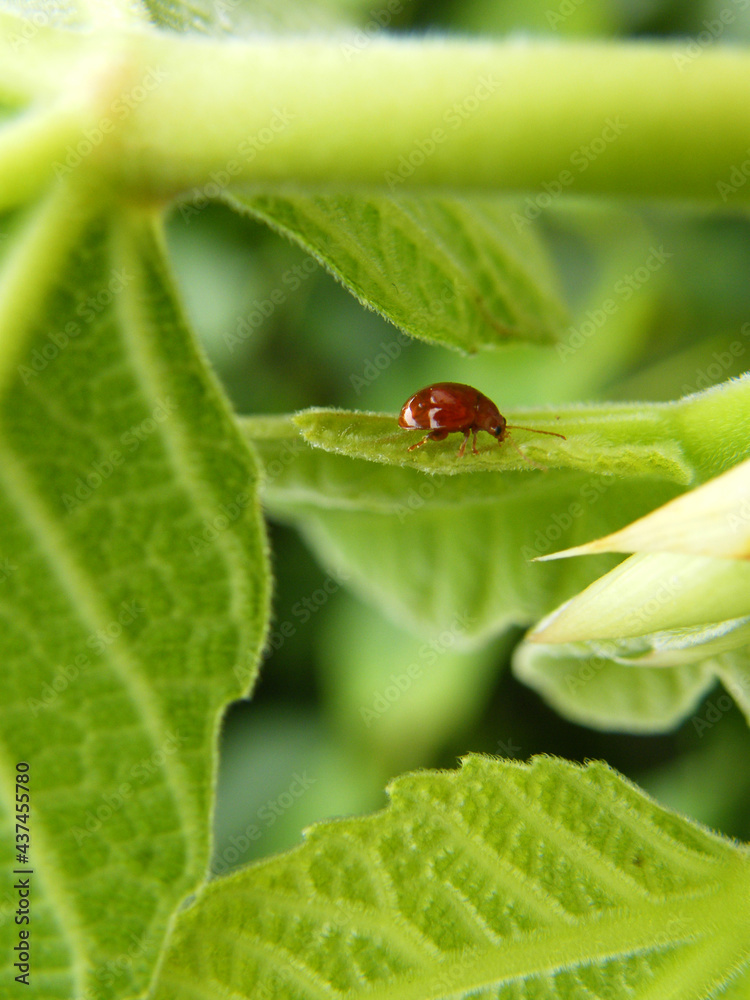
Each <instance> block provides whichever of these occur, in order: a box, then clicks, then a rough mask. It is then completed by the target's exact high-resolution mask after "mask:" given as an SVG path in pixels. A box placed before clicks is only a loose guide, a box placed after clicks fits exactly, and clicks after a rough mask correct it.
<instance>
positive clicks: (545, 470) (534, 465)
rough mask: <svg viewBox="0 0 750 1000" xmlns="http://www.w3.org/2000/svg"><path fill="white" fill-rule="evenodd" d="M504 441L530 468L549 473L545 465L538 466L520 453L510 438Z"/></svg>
mask: <svg viewBox="0 0 750 1000" xmlns="http://www.w3.org/2000/svg"><path fill="white" fill-rule="evenodd" d="M506 426H507V425H506ZM521 429H522V430H528V427H523V428H521ZM505 440H506V441H507V442H508V444H509V445H510V446H511V448H514V449H515V450H516V451H517V452H518V454H519V455H520V456H521V458H522V459H523V460H524V462H528V464H529V465H530V466H532V467H533V468H534V469H539V471H540V472H548V471H549V470H548V468H547V466H546V465H540V464H539V462H535V461H534V459H533V458H529V457H528V455H524V453H523V452H522V451H521V449H520V448H519V447H518V445H517V444H516V442H515V441H514V440H513V439H512V438H511V437H507V438H506V439H505Z"/></svg>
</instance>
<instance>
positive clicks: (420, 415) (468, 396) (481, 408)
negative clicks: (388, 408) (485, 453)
mask: <svg viewBox="0 0 750 1000" xmlns="http://www.w3.org/2000/svg"><path fill="white" fill-rule="evenodd" d="M398 425H399V427H423V428H425V427H429V428H431V430H430V433H429V434H425V436H424V437H423V438H422V440H421V441H417V443H416V444H413V445H411V447H410V448H409V451H414V449H415V448H419V447H421V445H423V444H424V443H425V441H442V440H443V438H446V437H448V435H449V434H450V433H451V432H452V431H461V432H462V434H463V436H464V439H463V441H462V443H461V447H460V448H459V449H458V454H459V455H460V456H463V454H464V451H465V449H466V442H467V441H468V440H469V434H471V433H472V432H473V434H474V439H473V441H472V443H471V447H472V450H473V452H474V454H475V455H478V454H479V452H478V451H477V432H478V431H487V433H488V434H491V435H492V436H493V437H494V438H497V441H498V444H501V443H502V442H503V441H504V440H506V438H507V437H508V430H509V429H510V428H511V427H512V428H513V429H515V430H520V431H533V432H534V433H535V434H552V435H554V437H559V438H562V439H563V441H564V440H565V435H564V434H558V433H557V432H556V431H542V430H539V429H538V428H536V427H522V426H521V425H520V424H508V423H506V421H505V417H504V416H503V415H502V413H500V411H499V410H498V408H497V407H496V406H495V404H494V403H493V402H492V400H491V399H488V398H487V396H485V395H484V394H483V393H481V392H480V391H479V390H478V389H474V388H473V387H472V386H470V385H463V384H462V383H461V382H436V383H435V384H434V385H428V386H426V387H425V388H424V389H420V390H419V392H415V393H414V395H413V396H410V397H409V399H407V401H406V402H405V403H404V405H403V406H402V407H401V413H400V414H399V418H398ZM510 443H511V444H513V442H512V441H511V442H510ZM513 447H514V448H515V447H516V446H515V445H513ZM516 451H518V453H519V455H521V457H522V458H523V459H524V460H525V461H527V462H528V461H530V460H529V459H528V458H526V456H525V455H524V454H523V452H521V451H520V449H518V448H516ZM531 464H532V465H533V464H534V463H533V462H532V463H531Z"/></svg>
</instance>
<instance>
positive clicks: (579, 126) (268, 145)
mask: <svg viewBox="0 0 750 1000" xmlns="http://www.w3.org/2000/svg"><path fill="white" fill-rule="evenodd" d="M140 42H142V51H141V56H142V58H143V59H144V60H145V66H146V67H148V68H151V69H153V70H154V72H156V73H157V74H158V78H159V81H160V82H159V85H158V86H156V87H155V88H154V89H153V91H152V92H151V93H150V94H149V95H148V98H147V99H145V100H143V101H142V103H140V104H139V105H138V106H137V108H135V110H134V113H133V115H132V118H131V119H130V120H129V121H128V123H127V127H126V131H125V134H124V141H125V142H126V144H127V147H128V149H127V152H128V155H127V156H126V157H125V158H124V160H123V163H122V167H121V169H123V170H125V171H126V172H127V179H128V181H129V182H130V183H132V184H134V185H135V186H137V187H138V188H141V189H143V188H152V189H154V188H155V189H157V190H161V191H164V192H166V193H172V192H174V191H175V190H179V189H184V188H188V189H189V188H191V187H193V186H196V185H198V186H200V185H203V186H206V185H208V184H210V183H211V182H213V184H214V186H218V187H219V188H221V187H223V186H224V185H225V184H227V183H236V182H238V181H249V182H258V183H268V182H271V183H283V182H291V183H296V184H303V185H305V184H311V185H319V184H347V185H351V184H356V185H372V186H375V187H380V188H382V187H385V188H386V189H387V190H388V189H390V190H395V189H403V188H406V187H410V188H415V187H416V188H419V187H423V186H442V187H450V188H454V189H456V188H459V189H460V188H474V189H476V188H487V189H492V190H497V191H508V190H513V191H538V190H539V189H540V188H541V189H542V190H543V191H545V193H546V194H548V195H549V196H550V197H554V196H555V195H556V193H557V192H558V191H561V192H562V193H572V194H585V193H589V194H590V193H596V194H608V195H632V196H638V197H673V198H686V199H702V200H707V201H716V200H717V199H718V200H722V199H727V198H731V199H734V198H735V197H736V198H739V199H746V198H747V197H748V194H750V184H745V183H744V180H745V177H744V174H742V173H741V164H742V163H743V162H744V161H745V160H747V159H748V157H750V152H748V147H750V52H738V51H736V50H723V51H722V50H719V49H718V48H717V49H716V50H715V51H707V52H704V53H702V54H701V55H700V56H698V57H696V58H694V59H690V58H689V57H688V56H687V55H686V54H685V52H686V50H685V47H684V46H679V45H655V44H615V45H610V44H584V45H559V44H551V43H546V42H536V43H529V42H522V43H519V42H515V43H487V42H475V41H456V42H448V41H444V40H441V41H435V40H413V39H412V40H409V41H396V40H393V39H382V40H380V39H379V40H377V41H375V42H372V43H371V44H370V45H369V46H368V47H366V48H365V49H364V50H359V49H357V48H356V47H355V46H353V45H352V44H351V42H350V41H347V39H346V38H345V37H342V38H341V39H340V40H335V39H326V40H309V39H293V40H289V39H286V40H285V39H277V40H269V39H264V40H263V41H256V42H253V43H229V44H227V43H226V42H223V43H218V42H215V41H204V40H195V39H185V38H183V37H180V38H177V37H174V36H161V37H153V36H151V37H146V38H142V39H139V43H140ZM748 166H749V167H750V164H748ZM733 168H736V169H737V170H740V173H739V175H738V177H735V180H737V179H739V180H740V181H742V183H741V184H737V185H735V186H736V187H737V191H736V192H732V191H730V192H728V193H727V192H726V191H725V190H723V189H721V187H720V185H721V183H730V184H731V183H732V181H731V178H730V175H731V174H732V171H733ZM545 185H547V189H545V187H544V186H545Z"/></svg>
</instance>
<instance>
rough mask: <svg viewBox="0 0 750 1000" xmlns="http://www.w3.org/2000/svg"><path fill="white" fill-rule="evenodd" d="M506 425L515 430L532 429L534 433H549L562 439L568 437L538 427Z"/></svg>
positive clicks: (565, 439) (564, 439)
mask: <svg viewBox="0 0 750 1000" xmlns="http://www.w3.org/2000/svg"><path fill="white" fill-rule="evenodd" d="M505 426H506V427H512V428H513V430H515V431H533V432H534V434H551V435H552V436H553V437H556V438H562V439H563V441H567V440H568V439H567V438H566V437H565V435H564V434H558V433H557V431H542V430H540V429H539V428H538V427H522V426H521V425H520V424H506V425H505Z"/></svg>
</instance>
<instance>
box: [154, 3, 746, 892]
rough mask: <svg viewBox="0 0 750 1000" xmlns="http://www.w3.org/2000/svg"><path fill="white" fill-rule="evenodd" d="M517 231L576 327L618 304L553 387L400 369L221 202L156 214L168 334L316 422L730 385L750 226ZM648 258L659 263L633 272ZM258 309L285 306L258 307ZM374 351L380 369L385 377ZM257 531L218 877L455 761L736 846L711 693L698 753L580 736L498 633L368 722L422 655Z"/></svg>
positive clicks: (300, 256)
mask: <svg viewBox="0 0 750 1000" xmlns="http://www.w3.org/2000/svg"><path fill="white" fill-rule="evenodd" d="M267 6H268V11H267V15H268V20H269V22H271V24H272V25H273V24H278V23H279V22H280V21H281V22H282V23H284V24H290V25H292V26H294V27H295V28H297V29H300V28H305V27H310V28H315V29H320V27H321V26H323V27H331V26H334V25H344V26H348V27H350V28H352V27H353V28H356V27H360V28H362V29H363V30H366V31H367V32H368V33H369V32H371V31H375V29H376V24H375V20H374V12H380V14H379V17H380V18H381V19H385V18H386V17H388V18H391V21H390V24H389V26H388V30H393V31H399V32H402V31H403V32H413V33H421V32H428V33H433V34H434V33H436V32H446V33H460V34H461V35H464V36H466V35H469V36H471V35H474V34H480V33H481V34H483V35H492V36H499V37H502V36H505V35H507V34H509V33H510V34H513V35H524V34H527V35H533V36H540V35H542V36H545V37H551V38H557V39H560V40H561V41H564V40H565V39H566V38H643V37H652V38H664V37H669V36H677V37H681V38H683V39H685V40H686V42H687V41H689V40H693V41H694V43H695V44H697V45H698V46H703V47H706V46H707V45H735V44H746V43H748V42H749V41H750V2H746V0H723V2H720V0H715V2H714V0H706V2H681V3H678V2H676V0H675V2H666V0H619V2H618V0H525V2H523V3H521V2H505V3H504V2H494V3H493V2H487V0H468V2H467V0H464V2H461V3H459V2H454V0H442V2H438V3H434V2H433V3H419V2H410V0H403V2H399V3H391V4H390V10H391V11H395V12H394V13H392V14H390V15H389V14H387V11H388V9H389V8H388V5H386V4H377V3H373V0H369V2H367V3H361V2H354V0H341V2H339V3H336V2H333V0H329V2H326V3H320V4H310V3H308V4H305V5H304V6H303V5H296V6H293V5H283V4H277V5H275V7H272V6H271V5H267ZM258 8H262V5H258V7H256V13H257V9H258ZM384 11H385V12H386V13H385V14H384V13H383V12H384ZM722 12H724V15H725V16H724V19H723V20H721V19H720V18H721V14H722ZM727 12H729V13H728V14H727ZM730 15H731V17H730ZM717 19H718V20H717ZM261 20H262V18H261ZM727 22H729V23H727ZM717 25H719V27H717ZM698 58H700V56H698ZM540 141H541V142H543V141H544V137H543V136H542V137H540ZM748 142H749V144H750V137H749V138H748ZM533 194H534V193H533V192H532V193H530V195H531V196H532V197H533ZM520 202H521V208H522V209H523V198H522V199H520ZM532 224H533V225H534V227H536V230H537V232H538V233H539V234H540V235H541V236H542V237H543V239H544V241H545V242H546V244H547V246H548V248H549V251H550V253H551V255H552V257H553V259H554V261H555V264H556V267H557V270H558V274H559V278H560V282H561V284H562V286H563V288H564V291H565V297H566V299H567V301H568V304H569V306H570V310H571V324H572V326H573V327H578V326H579V325H580V324H581V322H582V321H584V320H585V319H586V316H587V310H592V309H595V308H596V305H597V303H601V302H602V300H603V299H604V298H606V297H608V296H610V297H613V298H614V299H615V301H616V303H617V311H616V314H615V315H614V316H613V317H612V320H611V321H610V322H608V326H607V333H608V335H607V336H606V337H599V338H597V337H595V336H593V337H591V338H590V339H589V340H587V342H586V344H585V346H584V347H583V348H581V350H579V351H578V352H577V353H576V355H575V357H574V358H571V359H570V361H569V362H568V363H566V365H565V368H564V370H562V369H561V366H560V364H559V360H558V359H557V357H556V354H555V352H554V350H551V351H550V350H546V351H545V350H544V349H541V348H536V347H528V346H520V347H510V348H508V349H506V350H504V351H497V352H483V353H480V354H479V355H476V356H474V357H472V358H466V357H462V356H460V355H458V354H456V353H454V352H451V351H447V350H442V349H439V348H433V347H427V346H426V345H424V344H422V343H419V342H416V341H410V342H408V343H407V344H406V346H403V347H400V350H399V351H398V353H397V352H396V349H395V347H394V346H393V345H394V344H395V343H397V341H396V337H397V334H398V331H397V330H396V329H395V328H394V327H392V326H390V325H389V324H388V323H386V322H385V321H384V320H382V319H380V318H379V317H378V316H376V315H375V314H374V313H372V312H369V311H367V310H365V309H364V308H363V307H362V306H360V305H359V303H357V302H356V301H355V299H354V298H353V297H352V296H351V295H350V294H349V293H348V292H346V291H345V290H344V289H343V288H342V287H341V286H339V285H338V284H337V283H336V282H335V281H334V280H333V279H332V278H331V277H330V276H329V275H328V274H327V273H326V272H325V271H324V270H323V269H322V268H321V267H320V266H318V265H317V264H313V263H312V262H311V260H310V258H308V257H307V256H306V255H305V254H304V252H302V251H301V250H300V249H299V248H297V247H295V246H293V245H291V244H290V243H288V242H287V241H285V240H283V239H282V238H280V237H278V236H276V235H274V234H273V233H271V232H270V231H269V230H268V229H267V228H265V227H263V226H261V225H258V224H256V223H254V222H252V221H251V220H248V219H243V218H241V217H239V216H237V215H235V214H234V213H232V212H230V211H229V210H228V209H225V208H224V207H222V206H220V205H209V206H207V207H204V208H203V209H201V210H200V211H186V210H185V208H184V207H183V208H182V209H180V208H177V209H175V210H174V212H173V213H172V216H171V218H170V220H169V226H168V238H169V243H170V250H171V252H172V256H173V261H174V267H175V271H176V274H177V278H178V282H179V284H180V286H181V288H182V291H183V294H184V298H185V302H186V307H187V310H188V313H189V315H190V317H191V319H192V322H193V324H194V327H195V329H196V330H197V332H198V335H199V336H200V339H201V341H202V343H203V345H204V348H205V351H206V353H207V354H208V356H209V358H210V360H211V362H212V364H213V365H214V367H215V369H216V371H217V373H218V375H219V377H220V379H221V380H222V382H223V384H224V386H225V388H226V391H227V393H228V395H229V397H230V398H231V400H232V402H233V404H234V406H235V407H236V410H237V412H238V413H240V414H266V413H285V412H290V411H295V410H299V409H303V408H305V407H308V406H313V405H315V406H342V407H347V408H357V409H364V410H381V411H389V412H392V413H394V414H396V413H397V412H398V410H399V408H400V406H401V404H402V403H403V401H404V400H405V399H406V398H407V397H408V396H409V395H410V394H411V393H412V392H414V391H415V390H416V389H418V388H420V387H421V386H423V385H426V384H428V383H429V382H433V381H437V380H441V379H446V380H448V379H449V380H455V381H466V382H470V383H472V384H474V385H476V386H477V387H479V388H481V389H482V390H483V391H484V392H486V393H487V394H488V395H490V396H491V398H493V399H494V400H495V402H497V404H498V405H499V407H500V409H501V411H504V410H506V409H513V408H514V407H517V406H519V407H524V406H534V405H537V404H540V405H547V404H554V403H565V402H569V401H576V400H580V401H592V400H597V399H615V400H630V399H646V400H669V399H675V398H678V397H679V396H681V395H684V394H686V393H689V392H693V391H697V390H698V389H701V388H705V387H706V386H708V385H712V384H715V383H718V382H721V381H724V380H725V379H727V378H729V377H731V376H732V375H736V374H739V373H740V372H741V371H744V370H746V369H747V368H748V367H750V366H748V363H747V358H748V355H750V325H747V326H745V324H748V323H749V321H750V281H748V275H750V223H749V222H748V220H747V218H746V217H745V216H744V215H743V214H741V213H739V212H738V211H736V210H733V209H732V208H731V206H729V207H727V208H726V209H725V210H717V209H716V208H712V209H711V210H710V211H708V210H703V209H701V208H700V207H696V206H686V207H682V206H668V207H656V206H653V205H649V206H645V205H640V204H617V205H614V204H604V203H602V202H599V203H591V202H588V203H587V202H582V201H576V200H573V199H571V200H570V201H563V200H562V199H561V200H559V201H557V202H555V204H554V205H553V206H552V207H550V208H549V209H544V210H543V211H542V212H541V213H540V214H539V216H538V218H536V219H535V220H534V222H533V223H532ZM654 248H657V249H660V248H661V249H663V251H664V252H665V254H666V255H669V256H666V258H665V261H664V263H663V264H661V265H660V266H658V267H657V268H654V269H650V268H649V267H647V266H646V262H647V261H648V259H649V256H650V255H651V254H652V252H653V250H654ZM279 289H280V290H281V292H282V294H281V295H279V294H278V290H279ZM274 291H276V292H277V294H276V298H277V299H279V298H281V300H282V301H281V302H280V303H279V304H276V305H274V306H273V308H271V309H269V308H268V307H267V306H264V303H268V302H270V296H271V294H272V293H273V292H274ZM263 311H265V312H267V313H269V314H268V315H267V316H265V317H262V315H261V314H262V312H263ZM243 318H244V320H245V321H246V323H247V324H249V325H250V326H252V327H253V331H252V335H250V336H246V337H244V338H242V339H241V343H239V344H238V343H235V342H233V340H232V334H234V333H235V332H236V331H237V328H238V324H241V323H242V321H243ZM257 319H262V321H259V322H256V320H257ZM738 344H739V347H737V345H738ZM383 345H386V348H390V353H391V354H392V355H394V354H396V353H397V356H396V357H394V358H393V360H392V361H391V362H390V363H389V364H388V365H387V367H384V368H383V370H382V371H381V370H380V369H379V368H377V367H376V365H377V361H376V359H377V358H378V356H379V355H380V356H382V355H383V352H384V350H385V348H384V347H383ZM732 345H734V350H733V351H732V350H731V348H732ZM740 348H741V349H740ZM373 375H376V377H373ZM269 532H270V541H271V545H272V551H273V566H274V573H275V578H276V582H275V596H274V601H273V605H274V621H273V623H272V626H271V629H272V632H271V643H270V646H271V647H273V648H269V650H268V653H267V655H266V657H265V660H264V663H263V665H262V669H261V676H260V680H259V683H258V685H257V687H256V689H255V692H254V696H253V699H252V701H247V702H240V703H237V704H236V705H234V706H233V707H232V708H231V709H230V710H229V712H228V713H227V717H226V720H225V725H224V730H223V740H222V757H221V766H220V774H219V786H218V808H217V814H216V829H215V857H214V865H213V869H214V871H215V872H216V873H222V872H225V871H227V870H229V869H231V868H232V867H235V866H236V865H238V864H241V863H243V862H245V861H248V860H251V859H253V858H258V857H264V856H266V855H269V854H271V853H273V852H275V851H278V850H281V849H284V848H287V847H289V846H291V845H293V844H294V843H296V842H297V841H298V840H299V838H300V831H301V830H302V828H303V827H304V826H306V825H307V824H309V823H310V822H312V821H314V820H318V819H325V818H328V817H332V816H340V815H346V814H349V813H358V812H363V811H367V810H371V809H374V808H379V807H381V806H382V805H383V804H384V803H385V795H384V791H383V788H384V785H385V784H386V782H387V781H388V780H389V779H390V778H391V777H393V776H395V775H396V774H398V773H400V772H402V771H404V770H407V769H411V768H414V767H452V766H454V765H455V762H456V759H457V757H459V756H460V755H462V754H464V753H466V752H468V751H483V752H487V753H492V754H499V755H501V756H515V757H517V758H520V759H525V758H527V757H528V756H529V755H531V754H534V753H551V754H557V755H560V756H563V757H566V758H568V759H571V760H578V761H583V760H585V759H587V758H603V759H605V760H607V761H608V762H609V763H610V764H612V765H613V766H614V767H616V768H617V769H618V770H620V771H621V772H623V773H624V774H626V775H627V776H629V777H630V778H632V779H633V780H635V781H636V782H637V783H638V784H639V785H641V787H643V788H644V789H646V790H647V791H649V792H650V793H652V794H653V795H655V796H656V797H657V798H658V799H659V801H660V802H662V803H663V804H665V805H669V806H672V807H673V808H676V809H678V810H680V811H682V812H684V813H686V814H687V815H689V816H691V817H693V818H695V819H697V820H699V821H701V822H704V823H706V824H708V825H710V826H712V827H714V828H716V829H719V830H721V831H723V832H725V833H728V834H730V835H733V836H736V837H739V838H742V839H750V768H749V767H748V761H749V760H750V736H749V735H748V732H747V726H746V724H745V722H744V720H743V719H742V717H741V716H740V714H739V712H738V711H737V710H736V709H735V708H734V707H731V708H729V709H728V710H724V709H726V703H727V699H726V696H723V697H722V695H723V692H722V691H721V689H719V688H717V689H716V690H715V691H714V692H712V693H711V694H710V695H709V697H708V699H707V702H706V703H705V704H704V705H703V706H701V707H700V708H699V709H698V711H697V713H696V715H697V716H698V717H700V718H709V719H710V718H714V714H713V713H712V706H713V707H714V708H716V713H717V715H718V716H719V717H718V718H717V721H716V722H715V724H712V725H711V726H710V727H707V728H705V729H702V730H701V732H698V729H697V727H696V726H695V725H694V724H693V722H692V721H687V722H686V723H685V724H684V725H683V726H682V727H681V728H680V729H678V730H677V731H676V732H674V733H671V734H669V735H661V736H654V737H642V736H639V737H634V736H628V735H624V734H617V733H601V732H596V731H592V730H589V729H585V728H582V727H579V726H576V725H573V724H571V723H568V722H566V721H565V720H564V719H562V718H560V717H559V716H557V715H556V714H555V713H554V712H552V711H551V710H550V709H548V708H547V707H546V705H545V704H544V703H543V702H542V701H541V700H540V699H539V698H538V696H537V695H536V694H534V693H533V692H532V691H530V690H528V689H527V688H525V687H524V686H523V685H521V684H519V683H518V682H517V681H516V680H515V679H514V678H513V677H512V675H511V674H510V671H509V669H508V662H509V657H510V654H511V652H512V649H513V647H514V645H515V643H516V642H517V641H518V640H519V638H520V636H521V635H522V630H520V629H516V630H512V631H511V632H509V633H507V634H505V635H503V636H501V637H499V638H498V639H497V640H496V641H495V642H494V643H492V644H491V645H490V646H489V647H488V648H486V649H484V650H482V651H479V652H476V651H474V652H468V653H467V652H457V651H453V650H452V649H450V648H449V649H448V650H447V652H444V653H442V654H441V655H440V656H439V657H437V658H436V663H435V664H434V666H433V665H428V666H427V667H426V668H425V669H424V670H422V671H421V672H420V674H419V677H418V678H416V679H415V681H414V683H413V684H412V685H411V687H410V689H409V690H408V691H407V692H405V693H404V694H403V696H399V697H397V698H393V699H391V700H388V701H387V705H388V707H387V710H382V711H378V706H380V708H381V709H382V708H383V705H384V704H385V702H383V700H382V699H383V698H384V697H385V695H384V694H383V690H384V688H383V678H384V677H385V678H387V677H389V676H390V674H391V673H394V674H396V675H398V674H400V673H402V672H403V671H404V670H405V669H406V668H407V666H408V665H409V664H410V663H414V662H420V663H421V662H426V658H425V656H424V654H420V647H421V646H422V642H423V641H422V640H420V639H416V638H414V637H413V636H410V635H409V634H408V633H405V632H404V631H402V630H401V629H399V628H397V627H396V626H394V625H393V624H392V623H391V622H389V621H386V620H384V619H383V617H382V616H381V615H380V614H379V613H378V612H377V611H376V610H373V609H371V608H369V607H367V606H365V605H364V604H362V603H361V602H360V601H358V600H357V599H356V598H355V597H353V596H352V595H351V594H350V593H348V592H347V591H346V589H345V588H344V587H342V586H340V585H339V583H338V582H336V581H335V580H333V579H332V578H331V577H330V576H329V575H328V574H327V572H326V571H325V569H323V568H322V567H321V566H319V565H318V564H317V563H316V561H315V559H314V557H313V556H312V555H311V553H310V551H309V550H308V549H307V548H306V547H305V545H304V543H303V542H302V540H301V539H300V537H299V536H298V534H297V533H296V532H295V531H294V530H292V529H291V528H289V527H286V526H284V525H282V524H278V523H273V522H271V523H270V525H269ZM284 623H287V625H286V628H285V629H283V630H282V626H283V625H284ZM446 624H448V623H446ZM284 633H286V634H284ZM379 694H380V695H381V700H380V701H378V700H377V697H378V695H379ZM391 701H392V704H391ZM717 702H719V707H718V708H717V707H716V705H717ZM356 706H360V709H361V708H362V707H364V708H368V709H369V710H370V713H371V714H370V715H369V716H367V713H366V712H365V713H362V711H361V710H360V711H357V710H353V707H354V708H355V709H356Z"/></svg>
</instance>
